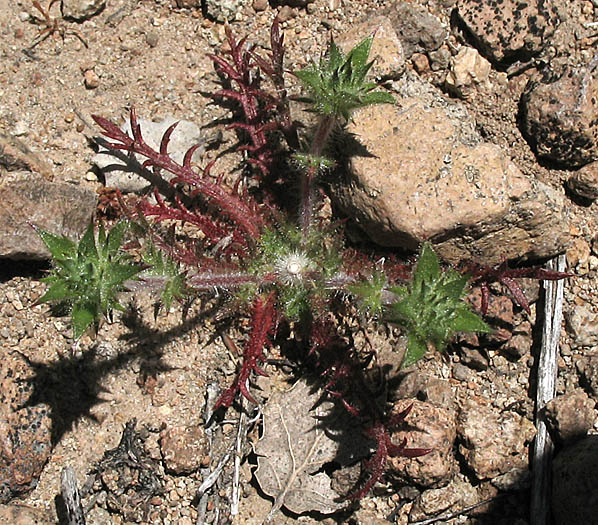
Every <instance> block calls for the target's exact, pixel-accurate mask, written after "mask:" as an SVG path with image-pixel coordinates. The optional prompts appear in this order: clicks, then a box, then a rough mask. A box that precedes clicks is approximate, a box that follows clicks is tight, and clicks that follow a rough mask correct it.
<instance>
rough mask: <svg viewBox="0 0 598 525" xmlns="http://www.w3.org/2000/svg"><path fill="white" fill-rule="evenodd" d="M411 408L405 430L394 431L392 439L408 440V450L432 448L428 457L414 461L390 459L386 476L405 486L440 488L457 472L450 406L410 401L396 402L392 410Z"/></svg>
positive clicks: (414, 459) (453, 412)
mask: <svg viewBox="0 0 598 525" xmlns="http://www.w3.org/2000/svg"><path fill="white" fill-rule="evenodd" d="M409 405H413V408H412V409H411V412H410V413H409V415H408V416H407V418H406V419H405V428H406V430H399V431H396V432H393V435H392V440H393V442H394V443H400V442H401V441H402V440H403V439H407V446H408V447H409V448H431V449H432V451H431V452H430V453H429V454H426V455H424V456H420V457H417V458H405V457H395V458H391V459H390V462H389V467H388V474H389V475H390V476H392V477H393V478H396V479H397V480H400V481H401V482H405V483H413V484H416V485H418V486H420V487H427V488H436V487H443V486H445V485H446V484H447V483H449V482H450V481H451V479H452V478H453V475H454V473H455V471H456V469H457V466H456V462H455V457H454V455H453V444H454V441H455V436H456V424H455V411H454V409H453V408H451V407H439V406H434V405H432V404H431V403H426V402H423V401H419V400H417V399H416V400H413V399H402V400H400V401H397V402H396V403H395V406H394V410H396V411H402V410H405V409H406V408H407V407H408V406H409Z"/></svg>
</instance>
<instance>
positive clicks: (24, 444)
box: [0, 353, 52, 503]
mask: <svg viewBox="0 0 598 525" xmlns="http://www.w3.org/2000/svg"><path fill="white" fill-rule="evenodd" d="M31 373H32V370H31V368H30V366H29V365H28V364H27V362H26V361H25V360H24V359H23V358H22V357H20V356H19V355H18V354H16V353H15V354H8V353H5V354H4V355H2V361H1V362H0V503H8V502H9V501H10V500H11V499H13V498H14V497H17V496H23V495H24V494H26V493H27V492H28V491H29V490H31V489H32V488H34V487H35V485H36V483H37V480H38V478H39V475H40V474H41V471H42V469H43V468H44V465H45V464H46V461H47V460H48V458H49V457H50V453H51V450H52V447H51V441H50V430H51V421H50V417H49V413H48V406H47V405H42V404H40V405H36V406H30V407H29V406H28V407H24V406H23V405H25V404H26V402H27V398H28V397H29V392H30V389H29V386H28V383H27V379H28V378H29V377H30V376H31ZM21 407H23V408H21Z"/></svg>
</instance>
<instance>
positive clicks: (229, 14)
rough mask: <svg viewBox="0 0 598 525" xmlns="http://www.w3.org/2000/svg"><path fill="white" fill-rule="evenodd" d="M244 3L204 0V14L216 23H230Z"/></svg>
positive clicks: (229, 0) (239, 0)
mask: <svg viewBox="0 0 598 525" xmlns="http://www.w3.org/2000/svg"><path fill="white" fill-rule="evenodd" d="M202 3H203V2H202ZM244 3H245V0H206V1H205V12H206V15H207V16H208V17H209V18H211V19H213V20H216V22H231V21H232V20H234V19H235V16H236V15H237V13H238V12H240V11H241V7H242V6H243V4H244Z"/></svg>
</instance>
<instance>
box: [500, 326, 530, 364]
mask: <svg viewBox="0 0 598 525" xmlns="http://www.w3.org/2000/svg"><path fill="white" fill-rule="evenodd" d="M532 343H533V338H532V325H531V324H530V323H529V321H523V322H522V323H521V324H519V325H518V326H517V327H516V328H515V330H513V335H512V336H511V338H510V339H509V340H508V341H507V343H506V344H505V345H504V346H503V347H502V350H503V351H504V352H506V353H507V354H508V355H509V356H511V357H514V358H515V359H521V358H522V357H523V356H525V355H529V353H530V351H531V348H532Z"/></svg>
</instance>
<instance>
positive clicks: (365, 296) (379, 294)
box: [348, 270, 388, 317]
mask: <svg viewBox="0 0 598 525" xmlns="http://www.w3.org/2000/svg"><path fill="white" fill-rule="evenodd" d="M387 285H388V282H387V279H386V275H384V272H381V271H378V270H374V272H372V275H371V276H370V277H369V278H366V279H365V280H363V281H359V282H357V283H355V284H351V285H349V286H348V290H349V292H350V293H352V294H353V295H354V296H355V297H357V298H358V299H359V308H360V310H362V311H363V312H364V313H366V314H368V315H371V316H373V317H378V316H379V315H380V314H382V312H383V310H384V303H383V300H382V298H383V294H384V291H385V289H386V288H387Z"/></svg>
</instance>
